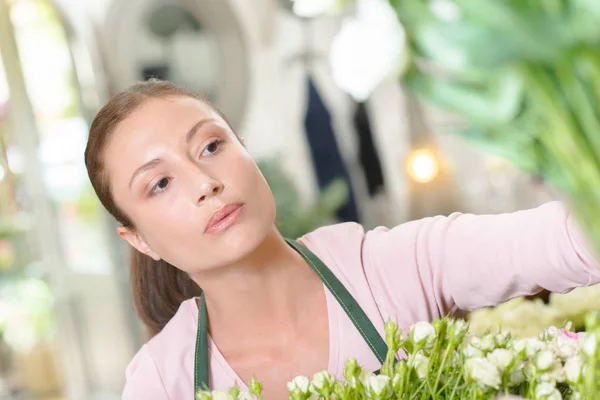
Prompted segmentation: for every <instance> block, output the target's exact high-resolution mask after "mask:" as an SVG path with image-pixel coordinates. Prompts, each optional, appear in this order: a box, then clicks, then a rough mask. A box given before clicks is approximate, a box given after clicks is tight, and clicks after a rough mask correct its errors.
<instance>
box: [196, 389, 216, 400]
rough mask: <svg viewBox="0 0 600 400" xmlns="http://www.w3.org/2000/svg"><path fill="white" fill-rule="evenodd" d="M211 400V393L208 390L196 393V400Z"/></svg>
mask: <svg viewBox="0 0 600 400" xmlns="http://www.w3.org/2000/svg"><path fill="white" fill-rule="evenodd" d="M211 399H212V393H211V392H210V391H208V390H199V391H198V393H196V400H211Z"/></svg>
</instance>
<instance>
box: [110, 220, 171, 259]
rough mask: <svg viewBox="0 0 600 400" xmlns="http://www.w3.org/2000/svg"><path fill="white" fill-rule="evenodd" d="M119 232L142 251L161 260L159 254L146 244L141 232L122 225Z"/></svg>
mask: <svg viewBox="0 0 600 400" xmlns="http://www.w3.org/2000/svg"><path fill="white" fill-rule="evenodd" d="M117 233H118V234H119V236H121V237H122V238H123V239H125V240H126V241H127V243H129V244H130V245H131V246H132V247H133V248H134V249H136V250H137V251H139V252H140V253H143V254H145V255H147V256H148V257H151V258H152V259H154V260H156V261H158V260H160V257H159V255H158V254H156V253H155V252H153V251H152V249H150V247H149V246H148V245H147V244H146V242H145V241H144V239H142V237H141V236H140V235H139V233H137V231H135V230H134V229H131V228H126V227H124V226H120V227H118V228H117Z"/></svg>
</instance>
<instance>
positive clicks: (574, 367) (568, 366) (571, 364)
mask: <svg viewBox="0 0 600 400" xmlns="http://www.w3.org/2000/svg"><path fill="white" fill-rule="evenodd" d="M565 375H566V377H567V381H568V382H569V383H570V384H572V385H573V384H575V383H577V381H578V380H579V376H580V375H581V358H579V356H575V357H571V358H569V359H568V360H567V362H566V363H565Z"/></svg>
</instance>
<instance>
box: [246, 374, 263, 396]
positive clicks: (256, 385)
mask: <svg viewBox="0 0 600 400" xmlns="http://www.w3.org/2000/svg"><path fill="white" fill-rule="evenodd" d="M248 388H249V389H250V392H251V393H252V394H253V395H255V396H256V397H258V398H261V394H262V384H261V383H260V382H259V381H258V380H256V378H255V377H252V379H251V380H250V384H249V385H248Z"/></svg>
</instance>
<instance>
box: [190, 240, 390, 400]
mask: <svg viewBox="0 0 600 400" xmlns="http://www.w3.org/2000/svg"><path fill="white" fill-rule="evenodd" d="M286 241H287V242H288V244H289V245H290V246H291V247H292V248H294V250H296V251H297V252H298V253H299V254H300V255H301V256H302V257H303V258H304V260H306V262H307V263H308V265H310V267H311V268H312V269H313V271H315V272H316V273H317V275H318V276H319V278H321V281H322V282H323V283H324V284H325V286H326V287H327V289H328V290H329V291H330V292H331V294H333V296H334V297H335V298H336V299H337V301H338V303H339V304H340V305H341V306H342V308H343V309H344V311H345V312H346V314H347V315H348V316H349V317H350V319H351V320H352V322H353V323H354V326H356V328H357V329H358V331H359V332H360V334H361V335H362V337H363V338H364V339H365V341H366V342H367V344H368V345H369V347H370V348H371V351H373V354H375V356H376V357H377V359H378V360H379V362H380V363H382V364H383V361H384V360H385V356H386V354H387V351H388V347H387V344H386V343H385V341H384V340H383V339H382V337H381V336H380V335H379V333H378V332H377V330H376V329H375V327H374V326H373V324H372V323H371V321H370V320H369V318H368V317H367V315H366V314H365V312H364V311H363V310H362V308H360V306H359V305H358V303H357V302H356V300H354V297H352V295H351V294H350V293H349V292H348V290H346V288H345V287H344V285H342V283H341V282H340V281H339V280H338V279H337V278H336V277H335V275H334V274H333V273H332V272H331V271H330V270H329V268H327V266H326V265H325V264H324V263H323V262H322V261H321V260H319V258H318V257H317V256H316V255H314V254H313V253H312V252H311V251H310V250H309V249H307V248H306V247H304V246H303V245H302V244H300V243H298V242H296V241H294V240H288V239H286ZM208 371H209V366H208V332H207V314H206V300H205V298H204V295H201V296H200V307H198V333H197V335H196V355H195V361H194V396H195V394H196V393H197V392H198V391H199V390H207V389H208V388H209V386H208ZM378 372H379V371H376V372H375V373H378ZM194 398H195V397H194Z"/></svg>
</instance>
